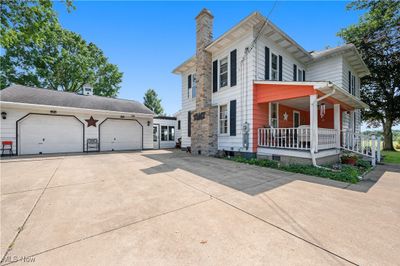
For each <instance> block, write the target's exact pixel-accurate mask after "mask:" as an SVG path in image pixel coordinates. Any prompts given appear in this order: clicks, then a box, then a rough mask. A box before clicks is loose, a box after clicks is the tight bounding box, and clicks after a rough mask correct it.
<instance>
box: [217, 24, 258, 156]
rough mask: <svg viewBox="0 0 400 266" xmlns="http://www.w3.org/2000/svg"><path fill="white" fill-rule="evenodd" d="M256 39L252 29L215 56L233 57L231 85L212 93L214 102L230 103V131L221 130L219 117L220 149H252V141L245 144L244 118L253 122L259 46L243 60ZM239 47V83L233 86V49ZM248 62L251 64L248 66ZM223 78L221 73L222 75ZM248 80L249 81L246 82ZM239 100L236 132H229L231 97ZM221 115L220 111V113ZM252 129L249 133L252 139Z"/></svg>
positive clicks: (220, 103)
mask: <svg viewBox="0 0 400 266" xmlns="http://www.w3.org/2000/svg"><path fill="white" fill-rule="evenodd" d="M252 40H253V33H252V32H249V33H248V34H247V35H246V36H243V37H242V38H241V39H238V40H237V41H236V42H235V43H233V44H232V45H229V46H227V47H226V48H225V49H223V50H220V51H219V52H218V53H216V54H213V58H212V60H213V61H215V60H220V59H222V58H224V57H226V56H228V58H229V64H228V86H226V87H223V88H221V89H218V91H217V92H215V93H213V94H212V104H213V105H214V106H220V105H225V104H226V105H227V106H228V134H219V121H218V149H219V150H234V151H244V152H246V151H248V152H250V151H251V146H250V145H251V144H250V145H249V149H248V150H246V149H244V148H243V143H242V142H243V132H242V125H243V123H244V122H246V121H247V122H248V123H249V124H251V122H252V112H253V105H252V102H253V98H252V95H253V93H252V90H253V80H254V77H255V71H254V69H255V68H254V58H255V49H253V51H252V52H251V53H250V54H249V55H248V57H247V62H246V61H244V63H243V65H242V64H241V61H242V59H243V56H244V51H245V48H246V47H247V46H249V45H250V43H251V42H252ZM235 49H237V84H236V85H235V86H233V87H231V86H230V68H231V62H230V56H229V55H230V52H231V51H233V50H235ZM246 66H247V67H246ZM218 78H219V77H218ZM246 81H247V83H246ZM232 100H236V136H230V135H229V128H230V121H229V116H230V107H229V104H230V101H232ZM218 116H219V115H218ZM250 134H251V132H250V133H249V141H251V135H250Z"/></svg>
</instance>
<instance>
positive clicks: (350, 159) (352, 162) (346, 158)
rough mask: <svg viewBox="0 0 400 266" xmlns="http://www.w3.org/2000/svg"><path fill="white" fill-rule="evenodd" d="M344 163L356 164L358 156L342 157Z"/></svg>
mask: <svg viewBox="0 0 400 266" xmlns="http://www.w3.org/2000/svg"><path fill="white" fill-rule="evenodd" d="M342 163H344V164H349V165H356V163H357V158H352V157H345V158H342Z"/></svg>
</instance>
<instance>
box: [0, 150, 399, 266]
mask: <svg viewBox="0 0 400 266" xmlns="http://www.w3.org/2000/svg"><path fill="white" fill-rule="evenodd" d="M399 171H400V168H399V167H395V166H393V167H383V166H380V167H378V169H377V170H376V171H374V172H372V173H371V174H370V175H369V180H367V181H364V182H361V183H360V184H358V185H349V184H347V183H341V182H335V181H330V180H326V179H322V178H316V177H308V176H303V175H298V174H291V173H285V172H280V171H277V170H272V169H268V168H259V167H256V166H249V165H244V164H239V163H234V162H229V161H226V160H222V159H213V158H206V157H192V156H190V155H187V154H185V153H183V152H176V151H175V152H171V151H145V152H137V153H134V152H132V153H112V154H93V155H76V156H65V157H62V156H60V157H48V158H37V159H23V158H21V159H17V160H9V161H3V162H1V181H2V182H1V253H2V255H1V256H2V258H3V262H2V264H3V265H4V264H10V263H11V264H13V265H17V264H24V265H26V264H25V263H27V262H32V261H34V263H35V264H38V265H127V264H128V265H138V264H140V265H142V264H145V265H146V264H147V265H159V264H162V265H192V264H197V265H199V264H202V265H204V264H212V265H226V264H227V265H249V264H250V265H251V264H262V265H264V264H267V265H268V264H269V265H276V264H280V265H286V264H290V265H317V264H318V265H321V264H332V265H338V264H339V265H340V264H362V265H394V264H397V263H398V262H399V261H400V255H399V254H400V174H399V173H398V172H399ZM7 248H8V251H7ZM14 260H19V261H18V262H17V263H13V261H14Z"/></svg>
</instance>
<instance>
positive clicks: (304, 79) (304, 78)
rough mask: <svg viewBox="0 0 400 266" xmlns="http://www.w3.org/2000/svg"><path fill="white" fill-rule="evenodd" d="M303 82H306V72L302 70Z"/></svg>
mask: <svg viewBox="0 0 400 266" xmlns="http://www.w3.org/2000/svg"><path fill="white" fill-rule="evenodd" d="M303 81H306V71H305V70H303Z"/></svg>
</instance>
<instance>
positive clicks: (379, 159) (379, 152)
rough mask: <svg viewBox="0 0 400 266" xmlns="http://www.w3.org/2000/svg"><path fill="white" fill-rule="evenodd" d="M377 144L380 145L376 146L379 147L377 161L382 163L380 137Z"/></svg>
mask: <svg viewBox="0 0 400 266" xmlns="http://www.w3.org/2000/svg"><path fill="white" fill-rule="evenodd" d="M377 142H378V143H377V145H376V147H377V150H376V159H377V161H378V163H380V162H381V137H380V136H379V137H378V141H377Z"/></svg>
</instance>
